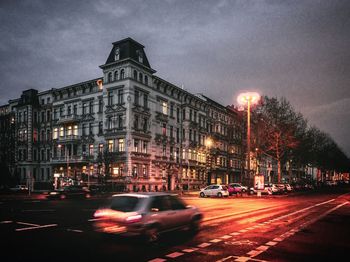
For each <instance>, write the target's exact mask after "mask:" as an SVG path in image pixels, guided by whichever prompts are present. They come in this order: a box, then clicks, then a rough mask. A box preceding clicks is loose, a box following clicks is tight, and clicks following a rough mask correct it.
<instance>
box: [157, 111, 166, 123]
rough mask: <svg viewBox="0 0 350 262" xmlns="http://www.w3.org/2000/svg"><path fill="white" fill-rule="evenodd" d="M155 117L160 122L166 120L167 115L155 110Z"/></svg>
mask: <svg viewBox="0 0 350 262" xmlns="http://www.w3.org/2000/svg"><path fill="white" fill-rule="evenodd" d="M156 119H157V120H158V121H161V122H168V115H165V114H163V113H161V112H156Z"/></svg>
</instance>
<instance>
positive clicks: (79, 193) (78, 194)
mask: <svg viewBox="0 0 350 262" xmlns="http://www.w3.org/2000/svg"><path fill="white" fill-rule="evenodd" d="M90 196H91V192H90V190H88V189H87V188H84V187H82V186H75V185H71V186H65V187H63V188H60V189H57V190H52V191H50V192H49V193H48V195H47V198H48V199H65V198H89V197H90Z"/></svg>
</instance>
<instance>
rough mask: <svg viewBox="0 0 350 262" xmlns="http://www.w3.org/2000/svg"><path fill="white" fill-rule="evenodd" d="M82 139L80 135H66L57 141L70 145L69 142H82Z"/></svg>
mask: <svg viewBox="0 0 350 262" xmlns="http://www.w3.org/2000/svg"><path fill="white" fill-rule="evenodd" d="M80 139H81V137H80V136H78V135H66V136H60V137H58V139H55V141H57V142H61V143H68V142H77V141H80Z"/></svg>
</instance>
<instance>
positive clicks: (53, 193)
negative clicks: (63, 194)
mask: <svg viewBox="0 0 350 262" xmlns="http://www.w3.org/2000/svg"><path fill="white" fill-rule="evenodd" d="M57 194H58V193H57V192H50V195H57Z"/></svg>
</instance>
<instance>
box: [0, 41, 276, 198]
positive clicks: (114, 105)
mask: <svg viewBox="0 0 350 262" xmlns="http://www.w3.org/2000/svg"><path fill="white" fill-rule="evenodd" d="M100 68H101V70H102V74H101V77H99V78H95V79H91V80H88V81H85V82H82V83H77V84H73V85H70V86H65V87H62V88H52V89H49V90H47V91H43V92H38V91H37V90H34V89H30V90H26V91H23V93H22V95H21V97H20V98H17V99H13V100H10V101H9V103H8V104H6V105H4V106H1V107H0V132H1V133H0V134H1V147H2V148H1V152H2V153H1V155H2V156H1V157H2V158H3V160H4V161H7V163H10V166H11V172H12V175H13V176H16V177H17V178H18V180H19V182H20V183H27V184H28V183H29V184H33V183H34V182H35V183H36V184H38V183H51V184H52V183H54V184H55V186H56V187H58V186H61V185H64V184H66V183H72V182H73V181H83V182H87V183H96V182H101V181H103V182H106V183H111V184H113V185H114V186H115V187H117V188H120V189H128V190H134V191H137V190H146V191H157V190H175V189H197V188H199V187H201V186H203V185H205V184H210V183H230V182H240V181H241V180H242V177H243V176H242V174H244V171H245V161H244V159H245V135H244V133H245V125H244V123H245V122H244V119H243V116H242V112H239V111H238V110H237V108H235V107H234V106H223V105H221V104H219V103H217V102H215V101H213V100H212V99H210V98H208V97H207V96H205V95H197V94H196V95H195V94H191V93H190V92H188V91H186V90H184V89H183V88H180V87H178V86H176V85H174V84H171V83H169V82H167V81H165V80H164V79H161V78H160V77H158V76H156V75H155V73H156V71H155V70H154V69H153V68H151V66H150V64H149V62H148V59H147V56H146V53H145V51H144V46H143V45H141V44H140V43H138V42H136V41H134V40H133V39H131V38H126V39H123V40H121V41H118V42H115V43H113V47H112V50H111V52H110V54H109V56H108V58H107V61H106V63H105V64H103V65H101V66H100ZM265 160H266V159H265ZM261 170H262V171H263V172H264V173H265V174H266V175H269V174H270V172H273V171H272V167H271V161H270V162H269V161H264V163H263V164H261Z"/></svg>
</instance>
